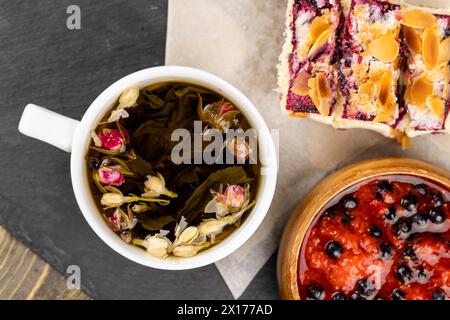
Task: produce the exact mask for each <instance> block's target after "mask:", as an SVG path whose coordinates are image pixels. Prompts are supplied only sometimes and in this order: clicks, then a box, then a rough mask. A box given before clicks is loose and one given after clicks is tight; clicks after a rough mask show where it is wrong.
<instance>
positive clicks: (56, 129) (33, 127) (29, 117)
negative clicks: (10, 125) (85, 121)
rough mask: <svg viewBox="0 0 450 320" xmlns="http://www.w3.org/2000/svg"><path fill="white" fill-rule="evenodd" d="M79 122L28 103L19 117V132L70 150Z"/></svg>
mask: <svg viewBox="0 0 450 320" xmlns="http://www.w3.org/2000/svg"><path fill="white" fill-rule="evenodd" d="M79 123H80V121H78V120H74V119H72V118H69V117H65V116H63V115H60V114H58V113H56V112H53V111H50V110H48V109H45V108H43V107H40V106H37V105H35V104H28V105H27V106H26V107H25V109H24V110H23V113H22V117H21V118H20V122H19V132H21V133H22V134H24V135H26V136H29V137H32V138H35V139H38V140H41V141H44V142H47V143H49V144H51V145H54V146H55V147H57V148H59V149H61V150H64V151H66V152H71V151H72V140H73V135H74V133H75V130H76V128H77V126H78V124H79Z"/></svg>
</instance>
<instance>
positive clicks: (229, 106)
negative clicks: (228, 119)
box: [219, 101, 236, 115]
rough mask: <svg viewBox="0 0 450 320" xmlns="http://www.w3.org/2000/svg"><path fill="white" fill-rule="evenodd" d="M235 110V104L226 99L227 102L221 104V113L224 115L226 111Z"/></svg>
mask: <svg viewBox="0 0 450 320" xmlns="http://www.w3.org/2000/svg"><path fill="white" fill-rule="evenodd" d="M233 110H236V108H235V107H234V105H232V104H231V103H230V102H228V101H226V102H224V103H222V105H221V106H220V111H219V114H220V115H224V114H225V113H227V112H230V111H233Z"/></svg>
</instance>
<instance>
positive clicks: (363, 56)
mask: <svg viewBox="0 0 450 320" xmlns="http://www.w3.org/2000/svg"><path fill="white" fill-rule="evenodd" d="M399 11H400V5H398V4H395V3H392V2H391V3H388V2H386V1H379V0H354V1H352V3H351V6H350V8H349V12H348V14H347V19H346V23H345V34H344V37H343V38H342V41H341V46H340V50H341V52H342V54H341V56H342V57H341V60H340V65H339V84H340V90H341V96H342V99H341V100H340V104H339V108H338V110H337V114H336V117H335V121H334V123H333V125H334V126H335V127H338V128H354V127H361V128H369V129H372V130H376V131H379V132H380V133H382V134H384V135H386V136H389V137H392V136H394V135H395V130H393V129H395V128H396V126H397V124H398V122H399V120H400V119H401V118H402V116H403V114H404V108H403V107H402V104H401V102H400V103H399V99H398V81H399V77H400V71H401V70H400V67H401V63H402V57H401V55H400V48H401V44H402V41H401V39H400V23H399V20H398V18H397V15H398V12H399Z"/></svg>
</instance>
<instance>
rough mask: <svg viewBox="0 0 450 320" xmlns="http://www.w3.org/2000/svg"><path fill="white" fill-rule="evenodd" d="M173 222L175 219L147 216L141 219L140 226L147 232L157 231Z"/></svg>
mask: <svg viewBox="0 0 450 320" xmlns="http://www.w3.org/2000/svg"><path fill="white" fill-rule="evenodd" d="M174 221H175V219H174V218H173V217H172V216H160V217H151V216H147V217H144V218H143V219H142V222H141V224H142V226H143V227H144V228H145V229H147V230H150V231H158V230H161V229H163V228H164V227H165V226H166V225H168V224H169V223H171V222H174Z"/></svg>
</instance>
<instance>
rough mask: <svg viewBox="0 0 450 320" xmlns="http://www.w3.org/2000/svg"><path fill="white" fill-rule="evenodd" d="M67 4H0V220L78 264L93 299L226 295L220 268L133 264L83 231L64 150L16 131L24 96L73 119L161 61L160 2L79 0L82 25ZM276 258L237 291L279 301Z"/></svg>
mask: <svg viewBox="0 0 450 320" xmlns="http://www.w3.org/2000/svg"><path fill="white" fill-rule="evenodd" d="M70 4H72V2H71V1H66V0H63V1H61V0H60V1H54V0H35V1H26V0H23V1H19V0H13V1H10V0H8V1H6V0H2V1H0V44H1V46H0V110H1V115H0V145H1V146H2V150H1V155H0V168H1V169H0V170H1V171H0V172H1V179H2V183H0V224H1V225H3V226H5V227H6V228H7V229H8V230H9V231H10V232H11V233H12V234H13V235H14V236H15V237H17V238H18V239H19V240H21V241H23V242H24V243H26V244H27V245H28V246H29V247H30V248H31V249H32V250H33V251H34V252H36V253H37V254H39V255H40V256H41V257H43V258H44V259H45V260H46V261H48V262H49V263H50V264H51V265H52V266H54V267H55V268H56V269H57V270H58V271H60V272H61V273H63V274H64V273H65V271H66V269H67V267H68V266H69V265H72V264H74V265H78V266H80V268H81V275H82V276H81V284H82V287H83V289H84V290H86V291H87V293H88V294H89V295H90V296H91V297H93V298H97V299H123V298H128V299H231V298H232V296H231V294H230V292H229V290H228V289H227V287H226V285H225V283H224V282H223V280H222V278H221V276H220V274H219V273H218V271H217V269H216V268H215V267H214V266H213V265H211V266H207V267H204V268H200V269H197V270H191V271H180V272H167V271H160V270H155V269H150V268H146V267H142V266H140V265H138V264H135V263H133V262H130V261H128V260H126V259H125V258H123V257H121V256H120V255H118V254H116V253H115V252H113V251H112V250H111V249H110V248H109V247H107V246H106V245H105V244H104V243H103V242H102V241H101V240H100V239H98V238H97V236H96V235H95V234H94V233H93V231H92V230H91V229H90V228H89V226H88V225H87V223H86V222H85V220H84V218H83V216H82V215H81V213H80V211H79V209H78V207H77V204H76V202H75V199H74V196H73V193H72V189H71V183H70V175H69V158H70V157H69V154H67V153H64V152H63V151H60V150H58V149H56V148H54V147H52V146H50V145H46V144H44V143H41V142H38V141H36V140H33V139H31V138H28V137H25V136H22V135H20V134H19V133H18V131H17V125H18V122H19V119H20V115H21V113H22V110H23V108H24V107H25V105H26V104H27V103H30V102H32V103H35V104H38V105H42V106H45V107H47V108H49V109H51V110H53V111H56V112H58V113H61V114H64V115H67V116H70V117H73V118H75V119H80V118H81V116H82V115H83V113H84V111H85V110H86V108H87V107H88V106H89V105H90V103H91V102H92V101H93V100H94V99H95V97H96V96H97V95H98V94H99V93H100V92H101V91H102V90H103V89H105V88H106V87H107V86H108V85H110V84H111V83H113V82H114V81H116V80H118V79H119V78H121V77H123V76H125V75H127V74H129V73H131V72H134V71H137V70H140V69H143V68H147V67H152V66H156V65H162V64H164V49H165V30H166V17H167V2H166V1H165V0H132V1H123V0H122V1H119V0H103V1H95V2H94V1H88V0H78V1H77V2H76V4H77V5H78V6H80V8H81V30H68V29H67V27H66V19H67V16H68V15H67V14H66V9H67V7H68V6H69V5H70ZM274 270H275V259H274V257H272V259H271V260H270V261H269V262H268V263H267V265H266V266H265V267H264V269H263V270H262V271H261V272H260V274H259V275H258V277H257V278H256V279H255V280H254V281H253V283H252V284H251V285H250V287H249V289H248V290H247V291H246V292H245V293H244V295H243V297H244V298H248V299H252V298H261V299H264V298H276V297H277V293H276V283H275V271H274Z"/></svg>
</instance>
